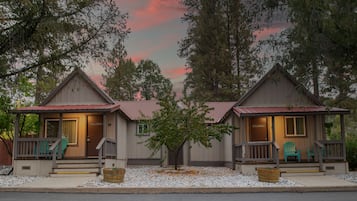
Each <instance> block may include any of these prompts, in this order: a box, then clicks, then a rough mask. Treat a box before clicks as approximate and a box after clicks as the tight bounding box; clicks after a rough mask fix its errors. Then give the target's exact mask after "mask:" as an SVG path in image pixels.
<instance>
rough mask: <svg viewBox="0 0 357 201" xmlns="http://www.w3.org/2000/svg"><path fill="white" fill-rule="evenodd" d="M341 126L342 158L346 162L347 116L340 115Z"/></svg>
mask: <svg viewBox="0 0 357 201" xmlns="http://www.w3.org/2000/svg"><path fill="white" fill-rule="evenodd" d="M340 124H341V140H342V150H343V152H342V154H343V155H342V156H343V161H346V141H345V116H344V115H343V114H340Z"/></svg>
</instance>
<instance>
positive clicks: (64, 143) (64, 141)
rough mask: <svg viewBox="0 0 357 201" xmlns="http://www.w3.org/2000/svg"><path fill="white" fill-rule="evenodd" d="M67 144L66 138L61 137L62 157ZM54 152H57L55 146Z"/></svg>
mask: <svg viewBox="0 0 357 201" xmlns="http://www.w3.org/2000/svg"><path fill="white" fill-rule="evenodd" d="M67 146H68V139H67V138H66V137H64V136H63V137H62V142H61V148H62V153H61V155H62V158H63V157H64V153H65V152H66V149H67ZM56 154H58V149H57V148H56Z"/></svg>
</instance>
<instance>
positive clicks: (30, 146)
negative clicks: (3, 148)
mask: <svg viewBox="0 0 357 201" xmlns="http://www.w3.org/2000/svg"><path fill="white" fill-rule="evenodd" d="M56 140H57V138H18V139H16V142H15V143H17V146H16V148H15V150H14V152H15V153H14V157H15V159H19V158H23V159H31V158H35V159H39V158H43V159H50V158H51V152H50V151H49V148H50V145H51V144H53V143H54V142H56Z"/></svg>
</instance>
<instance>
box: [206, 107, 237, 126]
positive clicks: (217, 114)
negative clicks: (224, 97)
mask: <svg viewBox="0 0 357 201" xmlns="http://www.w3.org/2000/svg"><path fill="white" fill-rule="evenodd" d="M236 103H237V102H207V103H206V105H207V106H208V107H209V108H213V109H212V110H210V111H209V115H210V117H211V118H212V119H213V120H212V121H210V122H206V123H220V122H222V121H224V120H225V118H226V117H227V115H228V114H229V112H230V111H231V109H232V107H233V106H234V105H235V104H236Z"/></svg>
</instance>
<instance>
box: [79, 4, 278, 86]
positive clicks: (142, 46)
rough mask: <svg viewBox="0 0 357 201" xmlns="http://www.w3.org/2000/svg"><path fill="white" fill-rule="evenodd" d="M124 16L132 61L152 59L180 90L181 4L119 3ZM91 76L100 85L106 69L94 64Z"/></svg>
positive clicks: (182, 67)
mask: <svg viewBox="0 0 357 201" xmlns="http://www.w3.org/2000/svg"><path fill="white" fill-rule="evenodd" d="M115 1H116V2H117V4H118V6H119V8H120V10H121V11H122V12H127V13H128V14H129V19H128V23H127V25H128V27H129V28H130V29H131V33H130V34H129V36H128V38H127V40H126V42H125V46H126V49H127V51H128V57H130V58H132V59H133V60H134V61H135V62H137V61H140V60H141V59H151V60H153V61H154V62H155V63H157V64H158V65H159V66H160V68H161V71H162V73H163V74H164V76H165V77H167V78H169V79H170V80H171V82H172V83H173V84H174V86H175V88H176V90H177V89H178V88H181V87H182V84H183V80H184V78H185V73H186V68H185V59H182V58H179V57H178V56H177V50H178V41H180V39H182V38H183V37H185V34H186V24H185V23H183V22H182V21H181V17H182V16H183V14H184V8H183V7H182V5H180V3H179V1H180V0H130V1H128V0H115ZM283 27H284V26H282V25H281V24H275V25H272V26H270V27H269V28H267V29H264V30H262V31H259V32H257V33H256V35H257V39H262V38H266V37H267V36H269V35H270V34H273V33H276V32H280V31H281V30H282V29H283ZM86 71H87V73H88V74H89V75H90V76H91V77H92V78H93V79H94V80H95V81H96V82H97V83H98V82H100V80H101V75H102V74H103V72H104V69H103V67H101V66H98V65H97V64H90V65H89V66H88V68H87V69H86Z"/></svg>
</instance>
